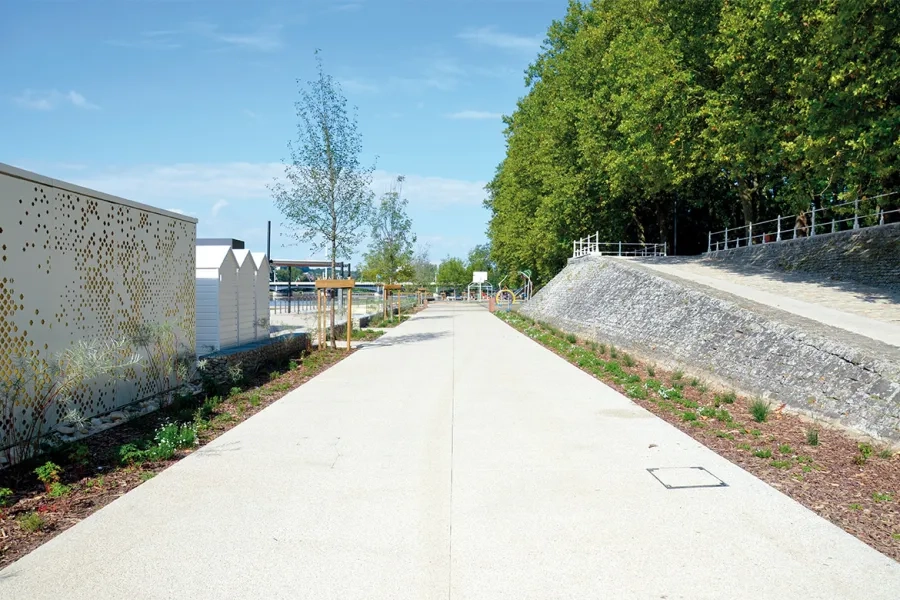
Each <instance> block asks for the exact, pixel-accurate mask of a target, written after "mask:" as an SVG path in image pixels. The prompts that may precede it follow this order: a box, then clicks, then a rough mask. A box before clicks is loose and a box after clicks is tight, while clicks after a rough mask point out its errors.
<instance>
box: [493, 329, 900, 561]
mask: <svg viewBox="0 0 900 600" xmlns="http://www.w3.org/2000/svg"><path fill="white" fill-rule="evenodd" d="M510 314H511V315H512V316H508V315H504V314H502V313H498V316H500V317H501V319H502V320H504V321H507V323H509V324H510V325H511V326H513V327H515V328H516V329H518V330H520V331H522V330H524V329H526V328H529V327H530V328H532V329H534V328H537V329H539V330H540V331H543V332H546V333H547V334H550V332H551V331H553V330H552V328H549V327H544V326H541V325H540V324H539V323H535V324H532V323H531V321H530V320H526V319H525V318H523V317H521V316H519V315H515V314H514V313H510ZM556 335H557V336H558V335H559V334H558V332H557V333H556ZM535 341H537V342H538V343H541V344H542V345H544V346H545V347H547V348H548V349H550V350H551V351H553V352H554V353H556V354H558V355H559V356H561V357H562V358H565V359H566V360H568V361H570V362H573V361H572V360H571V357H570V356H568V355H567V354H566V352H565V351H562V350H560V349H558V348H554V347H553V346H550V345H548V344H547V343H544V342H543V341H542V340H541V339H535ZM556 344H557V345H559V341H558V339H557V341H556ZM574 346H576V347H580V348H582V349H584V350H590V351H591V352H593V353H594V354H595V355H596V356H598V357H599V358H600V359H602V360H604V361H611V360H614V359H612V358H611V357H610V351H609V350H607V352H606V353H600V350H599V348H596V349H595V346H594V345H591V344H590V343H588V342H585V341H583V340H577V341H576V343H575V344H574ZM618 352H619V353H620V356H619V359H618V360H617V361H616V362H618V363H619V364H620V366H621V368H622V370H623V371H624V372H625V373H627V374H628V375H637V376H640V377H641V379H642V380H644V381H646V380H647V379H650V378H651V377H650V375H649V373H648V367H649V369H650V370H651V371H653V376H652V379H655V380H658V381H660V382H664V384H666V385H667V386H670V387H679V388H680V389H681V397H682V398H684V400H686V401H687V403H691V402H696V403H697V404H698V405H699V406H697V407H696V408H689V407H685V406H684V405H683V404H674V405H673V403H670V402H667V401H664V400H660V399H657V398H654V397H653V394H648V396H650V397H648V398H646V399H641V398H634V397H631V400H632V401H633V402H635V403H637V404H639V405H640V406H642V407H644V408H646V409H647V410H649V411H651V412H653V413H654V414H656V415H657V416H659V417H660V418H662V419H665V420H666V421H667V422H668V423H670V424H672V425H674V426H675V427H678V428H679V429H681V430H682V431H684V432H685V433H687V434H688V435H690V436H691V437H693V438H694V439H696V440H697V441H699V442H701V443H702V444H704V445H705V446H707V447H708V448H710V449H712V450H713V451H715V452H717V453H718V454H720V455H721V456H723V457H725V458H727V459H728V460H730V461H731V462H733V463H735V464H737V465H739V466H740V467H741V468H743V469H745V470H746V471H748V472H750V473H752V474H753V475H755V476H756V477H758V478H759V479H762V480H763V481H765V482H766V483H768V484H769V485H771V486H773V487H775V488H777V489H778V490H780V491H781V492H783V493H784V494H787V495H788V496H790V497H791V498H793V499H794V500H796V501H797V502H799V503H801V504H803V505H804V506H806V507H807V508H809V509H810V510H812V511H814V512H816V513H817V514H818V515H820V516H821V517H824V518H825V519H828V520H829V521H831V522H832V523H834V524H835V525H837V526H838V527H840V528H842V529H844V530H845V531H847V532H848V533H850V534H852V535H854V536H856V537H857V538H859V539H860V540H862V541H863V542H865V543H866V544H868V545H869V546H871V547H873V548H875V549H876V550H878V551H879V552H881V553H883V554H885V555H887V556H889V557H891V558H893V559H894V560H897V561H900V454H897V453H893V452H891V451H890V450H889V449H887V448H883V447H878V446H877V445H875V444H873V443H871V442H869V443H867V442H863V441H860V440H857V439H854V438H853V437H852V436H851V435H849V434H848V433H846V432H843V431H840V430H838V429H836V428H833V427H829V426H827V425H826V424H824V423H815V422H813V421H812V420H810V419H809V418H806V417H803V416H800V415H797V414H793V413H791V412H788V410H787V409H785V407H784V405H779V404H772V405H771V407H772V411H771V413H770V415H769V416H768V418H767V420H766V421H765V422H762V423H760V422H757V421H755V420H754V419H753V417H752V416H751V413H750V404H751V403H752V402H753V400H754V399H752V398H747V397H742V396H739V395H733V396H729V395H727V394H725V393H722V392H721V391H720V393H718V394H717V393H716V391H714V390H711V389H705V388H706V386H705V384H704V383H703V382H702V381H699V380H697V379H695V378H692V377H690V376H688V375H685V374H682V373H679V372H677V371H676V372H671V371H666V370H663V369H660V368H659V367H656V366H655V365H653V364H652V363H650V362H647V361H642V360H639V359H637V358H634V357H633V358H632V360H633V362H634V364H633V366H625V365H624V364H623V360H622V357H623V356H624V355H622V354H621V350H619V351H618ZM576 366H577V365H576ZM581 368H582V370H584V371H585V372H588V373H590V374H591V375H594V376H595V377H597V375H596V374H595V373H593V372H592V371H591V370H589V369H587V368H584V367H581ZM598 378H599V379H601V380H602V381H604V383H606V384H607V385H609V386H610V387H612V388H614V389H616V390H617V391H619V392H621V393H623V394H625V395H627V396H631V395H630V394H628V392H627V389H626V388H627V387H628V384H621V383H618V382H616V381H613V380H612V379H613V378H612V377H604V376H600V377H598ZM732 397H733V402H730V403H728V402H723V401H722V399H723V398H727V399H728V400H731V398H732ZM717 403H718V407H717V406H716V404H717ZM704 407H706V408H708V409H709V410H712V409H714V408H717V409H725V410H727V411H728V412H729V413H730V415H731V417H732V421H731V422H728V423H725V422H721V421H719V420H718V419H716V418H715V417H709V416H702V415H700V414H699V411H700V410H701V409H702V408H704ZM685 412H691V413H693V415H696V416H697V420H696V421H686V420H685V419H684V413H685ZM810 429H814V430H816V431H818V444H817V445H810V444H809V443H807V432H808V431H809V430H810ZM732 438H733V439H732ZM748 446H749V448H748ZM787 446H789V447H790V448H787ZM765 450H768V451H769V452H771V457H769V458H761V457H757V456H755V455H754V452H757V451H763V452H764V451H765ZM773 462H775V463H776V464H775V465H773Z"/></svg>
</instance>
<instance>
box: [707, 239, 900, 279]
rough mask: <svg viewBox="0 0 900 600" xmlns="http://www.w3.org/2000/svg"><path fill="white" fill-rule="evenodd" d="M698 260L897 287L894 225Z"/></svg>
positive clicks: (899, 248)
mask: <svg viewBox="0 0 900 600" xmlns="http://www.w3.org/2000/svg"><path fill="white" fill-rule="evenodd" d="M704 259H706V260H709V261H714V262H723V263H733V264H735V265H738V266H741V267H757V268H762V269H769V270H777V271H802V272H808V273H818V274H823V275H827V276H828V277H830V278H832V279H836V280H842V281H855V282H857V283H863V284H866V285H873V286H881V287H890V288H894V289H896V288H900V223H892V224H889V225H881V226H878V227H867V228H864V229H855V230H850V231H840V232H837V233H829V234H824V235H823V234H819V235H816V236H813V237H803V238H797V239H795V240H786V241H782V242H777V243H770V244H756V245H754V246H747V247H743V248H732V249H729V250H720V251H717V252H710V253H707V254H705V255H704Z"/></svg>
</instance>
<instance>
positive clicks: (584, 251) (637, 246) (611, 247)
mask: <svg viewBox="0 0 900 600" xmlns="http://www.w3.org/2000/svg"><path fill="white" fill-rule="evenodd" d="M666 250H667V246H666V242H663V243H662V244H642V243H640V242H601V241H600V233H599V232H598V233H595V234H594V235H589V236H587V237H584V238H581V239H580V240H575V241H573V242H572V258H577V257H579V256H665V255H666Z"/></svg>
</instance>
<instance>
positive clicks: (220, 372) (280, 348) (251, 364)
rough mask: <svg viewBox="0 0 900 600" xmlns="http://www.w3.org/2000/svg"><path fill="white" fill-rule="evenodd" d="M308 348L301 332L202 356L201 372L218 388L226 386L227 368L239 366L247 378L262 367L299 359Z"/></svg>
mask: <svg viewBox="0 0 900 600" xmlns="http://www.w3.org/2000/svg"><path fill="white" fill-rule="evenodd" d="M308 347H309V337H308V336H307V335H306V334H305V333H287V334H284V335H281V336H278V337H277V338H271V339H270V340H264V341H262V342H257V343H253V344H248V345H246V346H238V347H237V348H232V349H229V350H228V351H225V352H217V353H215V354H210V355H207V356H204V357H203V362H204V366H203V373H204V375H205V376H206V377H209V378H210V379H211V380H212V381H214V382H215V383H216V384H218V385H223V386H230V385H231V381H232V379H231V375H230V373H229V369H230V368H232V367H239V368H240V369H241V372H242V373H243V375H244V377H251V376H253V375H255V374H256V373H258V372H259V370H260V369H262V368H263V367H268V366H270V365H276V364H279V363H284V362H287V361H289V360H290V359H292V358H299V357H300V355H301V354H302V353H303V351H304V350H306V349H307V348H308Z"/></svg>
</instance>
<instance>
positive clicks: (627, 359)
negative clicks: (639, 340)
mask: <svg viewBox="0 0 900 600" xmlns="http://www.w3.org/2000/svg"><path fill="white" fill-rule="evenodd" d="M622 364H624V365H625V366H626V367H633V366H634V364H635V363H634V359H633V358H632V357H631V355H630V354H628V353H627V352H626V353H625V354H623V355H622Z"/></svg>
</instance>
